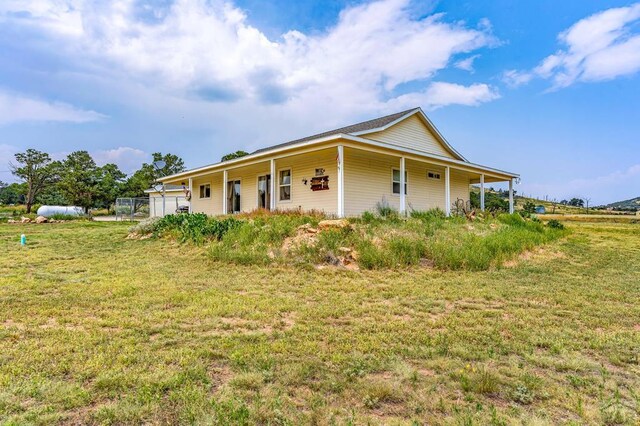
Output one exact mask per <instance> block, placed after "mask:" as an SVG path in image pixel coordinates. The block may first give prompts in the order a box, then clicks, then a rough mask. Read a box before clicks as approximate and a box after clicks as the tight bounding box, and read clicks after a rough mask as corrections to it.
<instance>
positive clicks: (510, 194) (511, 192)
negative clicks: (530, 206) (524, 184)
mask: <svg viewBox="0 0 640 426" xmlns="http://www.w3.org/2000/svg"><path fill="white" fill-rule="evenodd" d="M513 210H514V209H513V178H511V179H509V213H513Z"/></svg>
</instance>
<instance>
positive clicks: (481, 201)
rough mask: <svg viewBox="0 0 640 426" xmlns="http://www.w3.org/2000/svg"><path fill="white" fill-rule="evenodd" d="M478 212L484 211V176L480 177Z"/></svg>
mask: <svg viewBox="0 0 640 426" xmlns="http://www.w3.org/2000/svg"><path fill="white" fill-rule="evenodd" d="M480 210H481V211H484V174H482V175H480Z"/></svg>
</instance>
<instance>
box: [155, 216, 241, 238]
mask: <svg viewBox="0 0 640 426" xmlns="http://www.w3.org/2000/svg"><path fill="white" fill-rule="evenodd" d="M242 223H243V222H242V221H240V220H238V219H235V218H233V217H228V218H225V219H216V218H212V217H208V216H207V215H206V214H204V213H179V214H170V215H167V216H164V217H163V218H161V219H159V220H158V221H157V222H154V223H153V225H152V227H153V231H152V232H154V233H156V234H158V235H161V234H164V233H176V234H177V236H178V239H179V240H180V241H181V242H186V241H191V242H193V243H196V244H201V243H202V242H204V240H206V239H210V238H214V239H217V240H219V239H221V238H222V237H223V236H224V235H225V234H226V233H228V232H229V231H230V230H232V229H234V228H237V227H239V226H240V225H241V224H242Z"/></svg>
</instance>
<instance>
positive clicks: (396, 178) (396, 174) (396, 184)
mask: <svg viewBox="0 0 640 426" xmlns="http://www.w3.org/2000/svg"><path fill="white" fill-rule="evenodd" d="M393 193H394V194H398V195H399V194H400V170H398V169H393ZM404 195H407V171H406V170H405V171H404Z"/></svg>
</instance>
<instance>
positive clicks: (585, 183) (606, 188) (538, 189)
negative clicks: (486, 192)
mask: <svg viewBox="0 0 640 426" xmlns="http://www.w3.org/2000/svg"><path fill="white" fill-rule="evenodd" d="M638 188H640V164H635V165H633V166H630V167H628V168H627V169H626V170H616V171H613V172H611V173H608V174H606V175H601V176H591V177H587V178H580V179H573V180H570V181H563V182H552V183H548V184H535V183H534V184H528V183H526V182H524V183H523V184H522V185H521V192H524V193H525V194H532V195H534V196H539V197H541V196H544V195H549V196H550V198H555V199H558V200H561V199H568V198H572V197H580V198H585V197H586V198H591V200H592V204H593V205H596V204H608V203H611V202H614V201H621V200H624V199H629V198H634V197H637V196H640V192H635V193H634V192H633V191H637V189H638Z"/></svg>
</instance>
